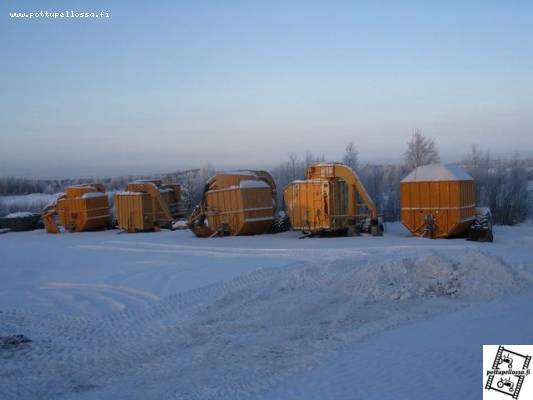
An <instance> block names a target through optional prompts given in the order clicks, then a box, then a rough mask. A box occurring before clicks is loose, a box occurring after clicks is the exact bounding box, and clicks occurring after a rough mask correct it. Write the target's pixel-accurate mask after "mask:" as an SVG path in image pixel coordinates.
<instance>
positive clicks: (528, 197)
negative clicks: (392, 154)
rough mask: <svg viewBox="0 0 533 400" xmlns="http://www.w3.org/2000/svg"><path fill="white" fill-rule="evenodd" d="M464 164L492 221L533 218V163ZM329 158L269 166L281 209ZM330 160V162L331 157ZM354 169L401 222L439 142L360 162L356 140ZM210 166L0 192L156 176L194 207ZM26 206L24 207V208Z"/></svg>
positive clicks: (386, 213)
mask: <svg viewBox="0 0 533 400" xmlns="http://www.w3.org/2000/svg"><path fill="white" fill-rule="evenodd" d="M464 158H465V160H464V162H462V163H459V164H461V165H462V166H463V167H464V168H465V169H466V170H467V171H468V172H469V173H470V174H471V175H472V176H473V177H474V179H475V181H476V190H477V204H478V205H481V206H488V207H490V208H491V211H492V214H493V218H494V221H495V222H496V223H498V224H509V225H513V224H517V223H520V222H523V221H525V220H526V219H527V218H528V217H529V218H530V217H532V216H533V206H532V203H533V198H532V190H531V189H530V188H528V185H529V184H530V182H533V165H530V164H531V162H529V164H528V162H526V161H523V160H519V159H518V158H517V157H515V158H513V159H511V160H501V159H493V158H492V157H491V156H490V154H489V153H482V152H481V151H479V150H478V149H477V148H476V147H475V146H473V147H472V149H471V152H470V153H469V154H466V155H465V157H464ZM320 161H326V158H325V156H324V155H314V154H311V153H306V154H304V155H302V156H298V155H295V154H290V155H289V156H288V158H287V160H286V161H283V162H281V163H280V164H279V165H277V166H274V167H273V168H271V169H270V172H271V173H272V175H273V176H274V179H275V180H276V184H277V188H278V192H277V195H278V204H279V205H280V208H282V207H283V188H284V187H285V186H286V185H287V184H288V183H289V182H291V181H293V180H296V179H303V178H304V177H305V170H306V168H307V167H308V166H309V165H311V164H313V163H316V162H320ZM328 161H331V160H328ZM333 161H338V162H342V163H344V164H346V165H348V166H350V167H351V168H352V169H354V170H355V171H356V172H357V173H358V175H359V177H360V179H361V180H362V182H363V184H364V186H365V187H366V189H367V191H368V193H369V194H370V196H371V197H372V199H373V200H374V202H375V204H376V206H377V208H378V210H379V212H380V214H381V215H382V216H383V219H384V220H385V221H398V220H399V218H400V181H401V180H402V179H403V177H405V176H406V175H407V174H408V173H409V172H410V171H411V170H412V169H413V168H415V167H417V166H420V165H425V164H430V163H433V162H438V161H439V154H438V149H437V146H436V144H435V142H434V141H433V140H431V139H429V138H427V137H425V136H424V135H423V134H422V133H421V132H420V131H415V133H414V134H413V136H412V137H411V139H410V140H409V141H408V143H407V146H406V150H405V153H404V162H403V163H401V164H396V165H394V164H388V165H383V164H374V163H364V164H363V163H360V161H359V156H358V151H357V149H356V147H355V145H354V144H353V143H348V145H347V146H346V147H345V149H344V153H343V154H342V157H340V159H338V160H333ZM216 172H217V171H216V169H215V168H214V167H213V166H211V165H205V166H203V167H202V168H198V169H190V170H185V171H177V172H174V173H168V174H160V175H156V176H151V177H149V176H121V177H115V178H107V179H63V180H37V179H23V178H11V177H7V178H0V196H6V195H10V196H13V195H25V194H30V193H45V194H52V193H58V192H62V191H63V190H64V188H65V187H67V186H69V185H75V184H82V183H90V182H94V181H98V182H102V183H103V184H104V185H105V186H106V189H107V190H108V191H110V192H112V191H118V190H124V189H125V188H126V186H127V184H128V183H129V182H131V181H133V180H136V179H147V178H158V179H162V180H163V181H164V182H178V183H180V184H181V185H182V202H183V205H184V207H185V208H186V209H187V210H188V211H192V209H193V208H194V206H195V205H197V204H198V203H199V202H200V199H201V197H202V193H203V190H204V187H205V184H206V182H207V180H208V179H209V177H211V176H212V175H214V174H215V173H216ZM37 203H38V202H32V203H28V202H26V203H25V204H13V203H12V204H10V205H9V207H6V205H5V204H4V205H3V204H2V199H1V198H0V215H3V214H2V212H3V213H6V212H13V211H22V210H28V211H39V209H38V207H41V204H40V203H39V204H37ZM24 207H26V209H25V208H24Z"/></svg>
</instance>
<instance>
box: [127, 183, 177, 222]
mask: <svg viewBox="0 0 533 400" xmlns="http://www.w3.org/2000/svg"><path fill="white" fill-rule="evenodd" d="M127 191H128V192H136V193H147V194H148V195H150V198H151V201H152V212H153V213H154V218H155V224H156V225H158V226H160V227H163V226H169V227H170V226H171V225H172V221H173V220H175V219H177V218H179V217H182V216H183V214H184V210H182V209H181V208H180V200H181V186H180V185H178V184H163V183H161V180H159V179H154V180H143V181H136V182H133V183H130V184H128V187H127ZM118 212H120V211H118Z"/></svg>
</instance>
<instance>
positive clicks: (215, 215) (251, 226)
mask: <svg viewBox="0 0 533 400" xmlns="http://www.w3.org/2000/svg"><path fill="white" fill-rule="evenodd" d="M275 199H276V191H275V184H274V179H273V178H272V176H271V175H270V174H268V173H267V172H265V171H239V172H236V173H221V174H218V175H215V176H214V177H212V178H211V179H209V181H208V183H207V185H206V190H205V192H204V195H203V199H202V203H201V204H200V205H199V206H198V207H197V208H196V210H195V211H194V212H193V214H192V215H191V217H190V219H189V227H190V228H191V230H192V231H193V232H194V233H195V234H196V235H197V236H200V237H208V236H213V235H217V234H218V235H254V234H259V233H264V232H266V231H267V230H268V229H269V228H270V227H271V226H272V223H273V221H274V213H275V211H276V200H275Z"/></svg>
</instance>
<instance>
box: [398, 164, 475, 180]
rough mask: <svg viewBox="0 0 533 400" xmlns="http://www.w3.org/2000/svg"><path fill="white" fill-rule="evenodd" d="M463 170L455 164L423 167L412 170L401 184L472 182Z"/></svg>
mask: <svg viewBox="0 0 533 400" xmlns="http://www.w3.org/2000/svg"><path fill="white" fill-rule="evenodd" d="M472 180H474V178H472V177H471V176H470V175H469V174H468V173H467V172H466V171H465V170H463V169H462V168H461V167H459V166H457V165H455V164H430V165H423V166H420V167H418V168H416V169H415V170H413V171H412V172H411V173H410V174H409V175H407V176H406V177H405V178H404V179H402V182H426V181H472Z"/></svg>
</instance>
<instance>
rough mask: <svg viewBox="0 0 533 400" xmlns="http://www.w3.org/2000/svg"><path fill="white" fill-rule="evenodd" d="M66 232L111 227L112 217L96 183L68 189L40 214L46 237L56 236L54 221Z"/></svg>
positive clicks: (106, 199) (99, 186)
mask: <svg viewBox="0 0 533 400" xmlns="http://www.w3.org/2000/svg"><path fill="white" fill-rule="evenodd" d="M56 216H57V217H58V218H59V222H60V224H61V225H62V226H63V227H64V228H65V229H66V230H68V231H69V232H81V231H91V230H98V229H103V228H106V227H108V226H109V225H110V222H111V215H110V212H109V201H108V198H107V194H106V192H105V188H104V186H103V185H101V184H99V183H94V184H86V185H76V186H69V187H67V188H66V189H65V193H64V194H62V195H61V196H60V197H59V198H58V199H57V200H56V201H55V202H54V203H52V204H50V205H48V206H46V207H45V208H44V209H43V211H42V218H43V223H44V226H45V229H46V231H47V232H48V233H59V232H60V231H59V227H58V225H57V222H56V218H55V217H56Z"/></svg>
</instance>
